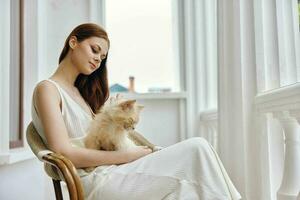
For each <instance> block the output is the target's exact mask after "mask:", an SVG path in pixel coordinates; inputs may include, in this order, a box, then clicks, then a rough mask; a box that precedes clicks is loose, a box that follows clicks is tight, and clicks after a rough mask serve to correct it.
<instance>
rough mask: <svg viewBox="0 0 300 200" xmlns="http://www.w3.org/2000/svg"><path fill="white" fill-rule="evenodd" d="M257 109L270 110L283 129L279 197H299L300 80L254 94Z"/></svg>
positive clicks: (289, 198)
mask: <svg viewBox="0 0 300 200" xmlns="http://www.w3.org/2000/svg"><path fill="white" fill-rule="evenodd" d="M256 106H257V110H258V112H259V113H272V114H273V117H274V118H275V119H277V120H278V121H279V122H280V124H281V126H282V128H283V131H284V136H285V154H284V155H285V156H284V169H283V177H282V181H281V185H280V188H279V190H278V192H277V199H278V200H296V199H298V200H300V194H299V192H300V83H295V84H292V85H289V86H286V87H281V88H278V89H275V90H271V91H268V92H265V93H262V94H259V95H258V96H257V97H256Z"/></svg>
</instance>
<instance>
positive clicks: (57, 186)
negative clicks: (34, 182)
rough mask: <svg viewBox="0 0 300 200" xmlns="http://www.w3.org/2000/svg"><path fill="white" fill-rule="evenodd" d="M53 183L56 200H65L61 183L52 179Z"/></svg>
mask: <svg viewBox="0 0 300 200" xmlns="http://www.w3.org/2000/svg"><path fill="white" fill-rule="evenodd" d="M52 182H53V186H54V191H55V197H56V200H63V196H62V192H61V186H60V181H59V180H54V179H52Z"/></svg>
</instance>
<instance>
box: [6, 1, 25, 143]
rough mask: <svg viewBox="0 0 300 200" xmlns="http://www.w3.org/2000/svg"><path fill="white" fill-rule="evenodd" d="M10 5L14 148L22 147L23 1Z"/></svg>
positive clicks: (10, 126) (11, 118)
mask: <svg viewBox="0 0 300 200" xmlns="http://www.w3.org/2000/svg"><path fill="white" fill-rule="evenodd" d="M10 3H11V6H10V8H11V12H10V17H11V18H10V19H11V23H10V33H11V34H10V37H11V38H10V60H9V65H10V71H9V73H10V75H9V80H10V81H9V82H10V83H9V99H10V102H9V106H10V107H9V110H10V113H9V131H10V133H9V141H10V143H9V147H10V148H15V147H20V146H23V141H22V132H23V113H22V110H23V87H22V85H23V38H22V35H23V33H22V29H23V28H22V26H23V23H22V15H23V12H22V10H23V1H22V0H18V1H11V2H10ZM2 114H3V113H2Z"/></svg>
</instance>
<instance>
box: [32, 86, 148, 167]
mask: <svg viewBox="0 0 300 200" xmlns="http://www.w3.org/2000/svg"><path fill="white" fill-rule="evenodd" d="M34 101H35V105H36V110H37V112H38V115H39V118H40V119H41V123H42V126H43V128H44V132H45V137H46V140H47V143H48V148H49V149H50V150H52V151H54V152H57V153H60V154H62V155H64V156H66V157H67V158H68V159H70V160H71V161H72V162H73V164H74V165H75V167H77V168H81V167H90V166H99V165H107V164H122V163H127V162H131V161H133V160H136V159H138V158H140V157H142V156H145V155H147V154H149V153H151V149H149V148H145V147H136V148H132V149H129V150H127V151H98V150H92V149H85V148H78V147H73V146H72V145H71V143H70V141H69V137H68V133H67V129H66V126H65V123H64V120H63V118H62V114H61V99H60V95H59V93H58V91H57V89H56V87H55V86H54V85H53V84H51V83H49V82H47V81H43V82H41V83H39V84H38V85H37V87H36V89H35V92H34Z"/></svg>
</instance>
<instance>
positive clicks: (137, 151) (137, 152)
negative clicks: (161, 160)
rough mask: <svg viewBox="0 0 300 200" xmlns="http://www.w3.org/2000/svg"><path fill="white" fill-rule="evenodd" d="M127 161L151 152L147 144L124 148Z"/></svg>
mask: <svg viewBox="0 0 300 200" xmlns="http://www.w3.org/2000/svg"><path fill="white" fill-rule="evenodd" d="M125 151H126V155H127V161H128V162H132V161H134V160H137V159H139V158H141V157H143V156H146V155H148V154H150V153H152V150H151V149H150V148H149V147H147V146H136V147H131V148H129V149H126V150H125Z"/></svg>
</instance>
